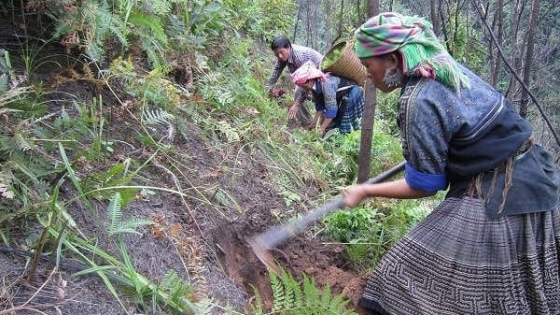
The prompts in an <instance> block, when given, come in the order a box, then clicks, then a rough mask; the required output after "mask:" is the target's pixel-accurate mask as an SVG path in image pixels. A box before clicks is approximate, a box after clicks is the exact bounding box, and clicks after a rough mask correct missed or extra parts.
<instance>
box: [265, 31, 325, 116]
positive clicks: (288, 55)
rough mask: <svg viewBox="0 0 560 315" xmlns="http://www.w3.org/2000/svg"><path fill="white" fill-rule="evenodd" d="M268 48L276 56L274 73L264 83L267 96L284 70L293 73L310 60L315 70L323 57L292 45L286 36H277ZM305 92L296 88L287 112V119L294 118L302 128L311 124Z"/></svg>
mask: <svg viewBox="0 0 560 315" xmlns="http://www.w3.org/2000/svg"><path fill="white" fill-rule="evenodd" d="M270 48H271V49H272V51H274V55H275V56H276V58H277V60H276V64H275V65H274V72H272V75H271V76H270V78H269V79H268V82H267V83H266V86H265V87H266V88H267V89H268V92H269V94H271V95H272V96H275V95H274V94H273V90H272V87H273V86H274V85H275V84H276V82H277V81H278V78H280V75H281V74H282V72H283V71H284V68H286V67H288V71H289V72H290V73H293V72H294V71H296V70H297V69H298V68H299V67H301V66H302V65H303V64H304V63H305V62H306V61H308V60H310V61H311V62H313V63H314V64H315V66H316V67H317V68H319V65H320V63H321V60H322V59H323V55H322V54H320V53H319V52H318V51H316V50H314V49H312V48H309V47H305V46H299V45H295V44H292V43H291V42H290V40H289V39H288V38H287V37H286V36H283V35H281V36H277V37H276V38H274V40H273V41H272V43H271V44H270ZM306 100H307V91H306V90H305V89H302V88H301V87H297V88H296V91H295V93H294V103H293V104H292V106H291V107H290V110H289V112H288V117H289V118H292V119H293V118H296V117H297V119H298V120H299V121H300V123H301V125H302V126H307V125H308V124H309V123H310V122H311V113H310V112H309V109H308V108H307V106H306Z"/></svg>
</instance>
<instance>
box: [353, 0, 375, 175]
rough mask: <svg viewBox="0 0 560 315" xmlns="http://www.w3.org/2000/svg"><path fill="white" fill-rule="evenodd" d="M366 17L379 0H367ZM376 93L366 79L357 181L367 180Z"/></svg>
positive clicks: (372, 11)
mask: <svg viewBox="0 0 560 315" xmlns="http://www.w3.org/2000/svg"><path fill="white" fill-rule="evenodd" d="M367 12H368V17H372V16H374V15H377V14H379V0H368V4H367ZM376 105H377V95H376V91H375V86H374V85H373V84H372V82H371V80H369V79H367V80H366V86H365V108H364V117H363V118H362V137H361V139H360V153H359V157H358V179H357V182H358V183H363V182H365V181H367V180H368V178H369V172H370V167H369V166H370V163H371V142H372V139H373V123H374V117H375V106H376Z"/></svg>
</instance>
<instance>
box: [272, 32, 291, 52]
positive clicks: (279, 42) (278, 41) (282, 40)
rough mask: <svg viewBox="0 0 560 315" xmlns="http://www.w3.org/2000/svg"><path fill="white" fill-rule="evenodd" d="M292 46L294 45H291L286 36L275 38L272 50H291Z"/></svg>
mask: <svg viewBox="0 0 560 315" xmlns="http://www.w3.org/2000/svg"><path fill="white" fill-rule="evenodd" d="M291 46H292V43H290V40H289V39H288V37H286V36H284V35H280V36H276V37H274V39H273V40H272V43H270V49H272V50H276V49H278V48H290V47H291Z"/></svg>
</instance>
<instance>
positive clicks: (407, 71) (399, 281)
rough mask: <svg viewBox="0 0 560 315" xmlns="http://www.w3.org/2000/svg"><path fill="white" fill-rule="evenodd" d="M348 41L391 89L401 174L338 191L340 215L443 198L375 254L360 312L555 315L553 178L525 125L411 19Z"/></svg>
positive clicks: (557, 254) (425, 26)
mask: <svg viewBox="0 0 560 315" xmlns="http://www.w3.org/2000/svg"><path fill="white" fill-rule="evenodd" d="M355 37H356V44H355V45H356V46H355V51H356V54H357V55H358V57H359V58H360V60H361V61H362V63H363V65H364V66H365V67H366V69H367V72H368V77H369V78H370V79H371V80H372V81H373V84H374V85H375V86H376V87H377V88H378V89H379V90H381V91H382V92H391V91H393V90H395V89H400V92H401V94H400V98H399V103H398V110H399V115H398V121H397V123H398V125H399V128H400V131H401V138H402V148H403V155H404V157H405V159H406V172H405V176H404V178H402V179H399V180H395V181H392V182H387V183H382V184H359V185H354V186H351V187H348V188H346V189H345V190H343V192H342V194H343V196H344V197H345V203H346V206H348V207H354V206H356V205H357V204H358V203H360V202H361V201H362V200H363V199H364V198H366V197H388V198H403V199H404V198H421V197H425V196H431V195H434V194H435V193H436V192H437V191H440V190H447V194H446V197H445V199H444V200H443V201H442V202H441V203H440V204H439V205H438V206H437V207H436V208H435V209H434V210H433V211H432V212H431V213H430V214H429V215H428V216H427V217H426V218H425V219H424V220H423V221H422V222H421V223H419V224H418V225H417V226H416V227H414V228H413V229H412V230H411V231H410V232H409V233H408V234H407V235H406V236H405V237H403V238H402V239H401V240H400V241H399V242H398V243H397V244H396V245H395V246H394V247H393V248H392V249H391V250H390V251H389V252H388V253H387V254H386V255H385V256H384V257H383V259H382V261H381V262H380V263H379V265H378V266H377V268H376V270H375V271H374V272H373V274H372V275H371V277H370V278H369V280H368V283H367V286H366V288H365V291H364V294H363V297H362V300H361V302H360V304H361V305H362V306H364V307H365V308H367V309H369V310H371V312H372V314H385V315H386V314H391V315H405V314H425V315H435V314H438V315H446V314H453V315H459V314H460V315H464V314H477V315H498V314H503V315H505V314H508V315H509V314H534V315H537V314H538V315H552V314H560V276H559V266H560V261H559V259H560V213H559V210H560V205H559V198H560V197H559V196H560V192H559V186H560V173H559V171H558V167H557V166H556V165H555V163H554V161H553V159H552V157H551V155H550V154H549V153H548V152H547V151H546V150H544V149H543V148H542V147H541V146H539V145H537V144H533V142H532V140H531V132H532V131H531V125H530V124H529V122H527V121H526V120H524V119H523V118H521V117H520V116H519V115H518V114H517V112H516V111H515V110H514V109H513V108H512V106H511V104H510V102H509V101H508V100H507V99H505V98H504V97H503V96H502V95H501V94H500V93H499V92H497V91H496V90H495V89H494V88H493V87H492V86H490V85H489V84H487V83H486V82H484V81H483V80H482V79H480V78H479V77H478V76H476V75H475V74H473V73H472V72H471V71H469V70H468V69H467V68H465V67H463V66H462V65H460V64H459V63H458V62H457V61H456V60H454V59H453V58H452V57H451V56H450V55H449V54H448V53H447V51H446V50H445V48H444V47H443V46H442V45H441V43H440V42H439V41H438V39H437V38H436V36H435V35H434V33H433V31H432V25H431V24H430V23H429V22H428V21H426V20H424V19H422V18H418V17H412V16H403V15H400V14H397V13H391V12H388V13H383V14H380V15H377V16H375V17H372V18H371V19H369V20H368V21H367V22H366V23H364V24H363V25H362V26H361V27H360V28H359V29H358V30H357V31H356V33H355Z"/></svg>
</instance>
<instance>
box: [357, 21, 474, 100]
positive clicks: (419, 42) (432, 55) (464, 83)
mask: <svg viewBox="0 0 560 315" xmlns="http://www.w3.org/2000/svg"><path fill="white" fill-rule="evenodd" d="M354 35H355V37H356V43H355V51H356V55H357V56H358V57H359V58H370V57H377V56H382V55H385V54H388V53H391V52H394V51H399V52H400V53H401V55H402V57H403V72H404V74H405V75H407V76H415V75H420V76H423V77H427V78H432V79H436V80H438V81H440V82H442V83H444V84H446V85H448V86H451V87H453V88H454V89H455V90H457V91H459V89H460V88H461V87H469V86H470V83H469V79H468V78H467V77H466V76H465V75H464V74H463V72H462V71H461V69H460V68H459V65H458V63H457V61H456V60H455V59H453V57H451V55H449V53H448V52H447V50H446V49H445V47H444V46H443V45H442V44H441V43H440V41H439V39H438V38H437V36H436V35H435V34H434V32H433V30H432V24H431V23H430V22H428V21H427V20H425V19H422V18H420V17H416V16H403V15H400V14H398V13H394V12H385V13H381V14H379V15H377V16H374V17H372V18H370V19H369V20H368V21H367V22H366V23H364V24H363V25H362V26H360V28H358V29H357V30H356V32H355V34H354Z"/></svg>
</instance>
